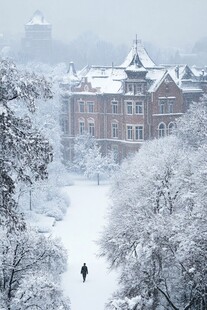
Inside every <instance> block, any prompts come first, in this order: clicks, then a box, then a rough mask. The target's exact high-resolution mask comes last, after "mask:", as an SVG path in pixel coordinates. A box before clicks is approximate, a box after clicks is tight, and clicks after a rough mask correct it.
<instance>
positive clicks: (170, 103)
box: [168, 99, 175, 114]
mask: <svg viewBox="0 0 207 310" xmlns="http://www.w3.org/2000/svg"><path fill="white" fill-rule="evenodd" d="M174 106H175V99H168V113H169V114H173V113H174Z"/></svg>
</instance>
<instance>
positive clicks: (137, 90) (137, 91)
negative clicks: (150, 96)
mask: <svg viewBox="0 0 207 310" xmlns="http://www.w3.org/2000/svg"><path fill="white" fill-rule="evenodd" d="M135 87H136V88H135V89H136V94H141V93H142V90H143V87H142V84H136V86H135Z"/></svg>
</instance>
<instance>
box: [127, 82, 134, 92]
mask: <svg viewBox="0 0 207 310" xmlns="http://www.w3.org/2000/svg"><path fill="white" fill-rule="evenodd" d="M127 86H128V87H127V92H129V93H132V92H133V84H128V85H127Z"/></svg>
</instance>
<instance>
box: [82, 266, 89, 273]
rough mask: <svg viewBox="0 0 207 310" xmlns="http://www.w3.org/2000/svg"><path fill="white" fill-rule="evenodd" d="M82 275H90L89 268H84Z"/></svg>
mask: <svg viewBox="0 0 207 310" xmlns="http://www.w3.org/2000/svg"><path fill="white" fill-rule="evenodd" d="M81 273H82V275H87V274H88V267H87V266H82V268H81Z"/></svg>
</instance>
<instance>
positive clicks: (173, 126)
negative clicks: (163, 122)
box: [168, 122, 175, 135]
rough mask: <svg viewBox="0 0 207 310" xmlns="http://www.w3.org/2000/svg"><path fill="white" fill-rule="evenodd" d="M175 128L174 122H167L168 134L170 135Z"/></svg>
mask: <svg viewBox="0 0 207 310" xmlns="http://www.w3.org/2000/svg"><path fill="white" fill-rule="evenodd" d="M174 128H175V124H174V123H172V122H171V123H169V125H168V135H171V133H172V131H173V129H174Z"/></svg>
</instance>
